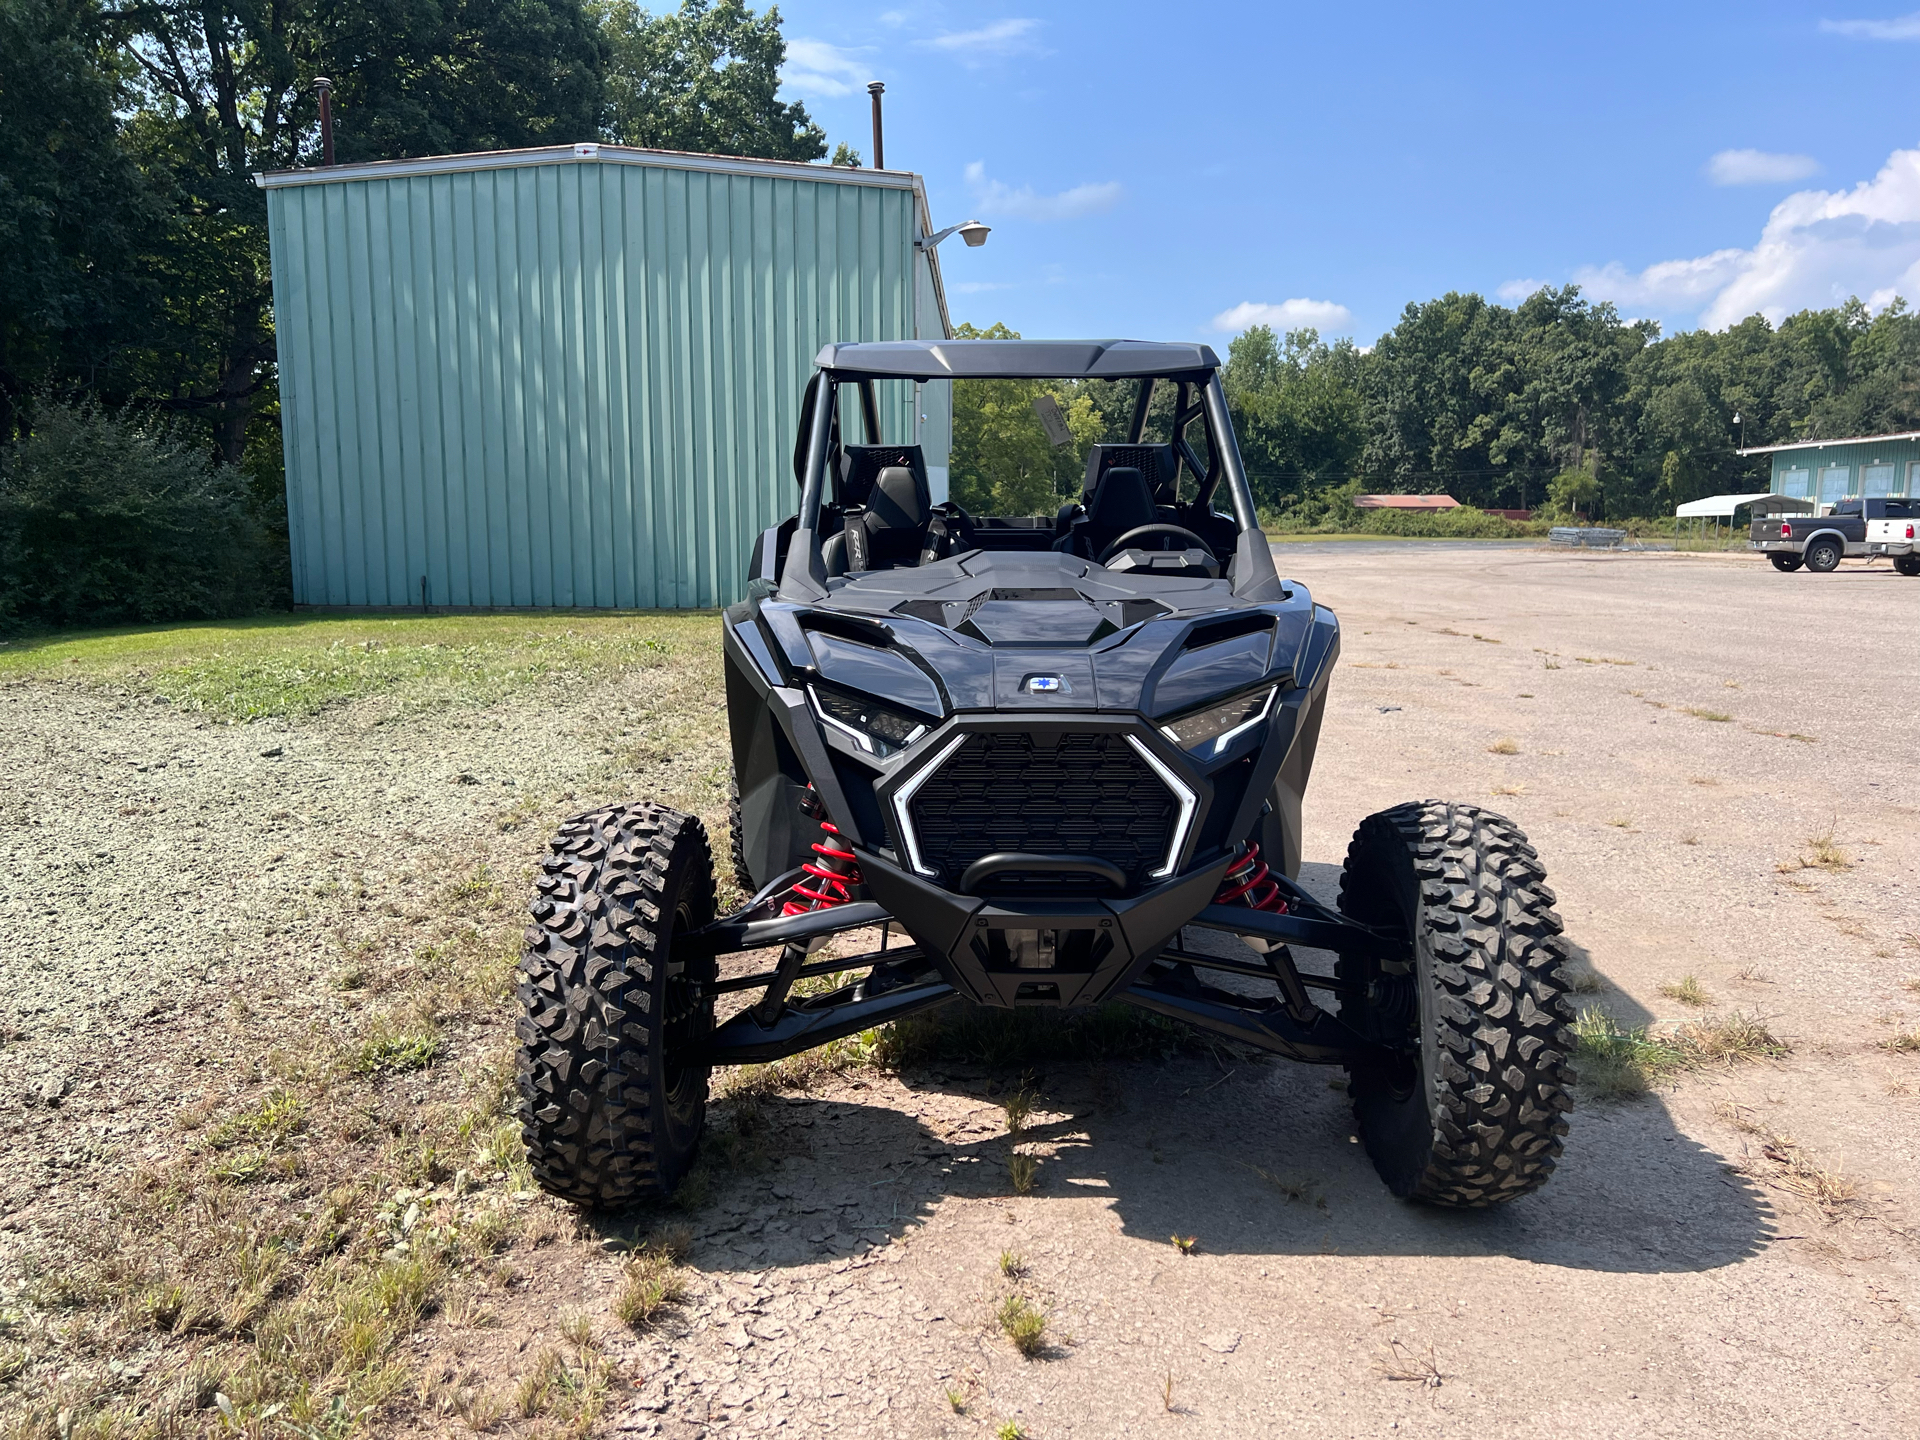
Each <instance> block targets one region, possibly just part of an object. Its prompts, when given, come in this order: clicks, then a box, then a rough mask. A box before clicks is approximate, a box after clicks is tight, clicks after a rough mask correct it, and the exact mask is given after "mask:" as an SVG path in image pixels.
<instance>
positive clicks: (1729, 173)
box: [1707, 150, 1820, 185]
mask: <svg viewBox="0 0 1920 1440" xmlns="http://www.w3.org/2000/svg"><path fill="white" fill-rule="evenodd" d="M1819 171H1820V162H1819V161H1818V160H1816V159H1814V158H1813V157H1812V156H1811V155H1774V154H1770V153H1768V152H1767V151H1765V150H1722V151H1721V152H1720V153H1719V154H1718V155H1715V156H1714V157H1713V158H1712V159H1711V160H1709V161H1707V178H1708V179H1710V180H1711V181H1713V183H1714V184H1716V185H1780V184H1784V183H1785V182H1787V181H1789V180H1804V179H1806V178H1807V177H1808V176H1809V175H1816V174H1818V173H1819Z"/></svg>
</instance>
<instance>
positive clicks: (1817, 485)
mask: <svg viewBox="0 0 1920 1440" xmlns="http://www.w3.org/2000/svg"><path fill="white" fill-rule="evenodd" d="M1740 453H1741V454H1742V455H1771V456H1772V457H1773V462H1772V463H1773V479H1772V483H1771V484H1770V485H1769V486H1768V487H1767V488H1768V489H1769V490H1771V491H1772V492H1773V493H1774V494H1775V495H1792V496H1794V497H1795V498H1797V499H1802V500H1812V501H1813V502H1814V503H1815V512H1816V513H1820V514H1824V513H1825V512H1826V511H1827V510H1828V509H1830V508H1831V507H1832V506H1834V505H1837V504H1839V503H1840V502H1841V501H1842V500H1854V499H1858V498H1860V497H1862V496H1873V495H1920V430H1906V431H1902V432H1901V433H1899V434H1897V435H1859V436H1854V437H1852V438H1851V439H1846V440H1803V441H1800V442H1799V443H1798V444H1794V445H1755V446H1753V447H1751V448H1749V449H1746V450H1742V451H1741V452H1740Z"/></svg>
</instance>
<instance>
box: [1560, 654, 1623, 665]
mask: <svg viewBox="0 0 1920 1440" xmlns="http://www.w3.org/2000/svg"><path fill="white" fill-rule="evenodd" d="M1573 658H1574V659H1576V660H1578V661H1579V662H1580V663H1581V664H1582V665H1632V664H1635V663H1637V662H1635V661H1632V660H1616V659H1614V658H1613V656H1611V655H1576V656H1574V657H1573Z"/></svg>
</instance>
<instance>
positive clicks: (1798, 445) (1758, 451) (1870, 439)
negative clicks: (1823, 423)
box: [1734, 430, 1920, 455]
mask: <svg viewBox="0 0 1920 1440" xmlns="http://www.w3.org/2000/svg"><path fill="white" fill-rule="evenodd" d="M1876 440H1920V430H1898V431H1895V432H1894V433H1893V434H1891V435H1849V436H1847V437H1846V438H1845V439H1841V440H1796V441H1794V442H1793V444H1791V445H1751V446H1749V447H1748V448H1746V449H1745V450H1736V451H1735V452H1734V453H1735V454H1736V455H1773V454H1776V453H1778V452H1779V451H1781V450H1819V449H1823V448H1824V447H1826V446H1829V445H1871V444H1873V443H1874V442H1875V441H1876Z"/></svg>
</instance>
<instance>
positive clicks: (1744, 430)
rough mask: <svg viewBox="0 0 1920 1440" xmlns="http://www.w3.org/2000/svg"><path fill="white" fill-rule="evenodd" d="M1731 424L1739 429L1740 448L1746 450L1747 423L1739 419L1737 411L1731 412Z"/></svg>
mask: <svg viewBox="0 0 1920 1440" xmlns="http://www.w3.org/2000/svg"><path fill="white" fill-rule="evenodd" d="M1733 423H1734V424H1736V425H1738V426H1739V427H1740V448H1741V449H1742V450H1744V449H1746V448H1747V422H1746V421H1745V420H1743V419H1741V418H1740V412H1739V411H1738V410H1736V411H1734V412H1733Z"/></svg>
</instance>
